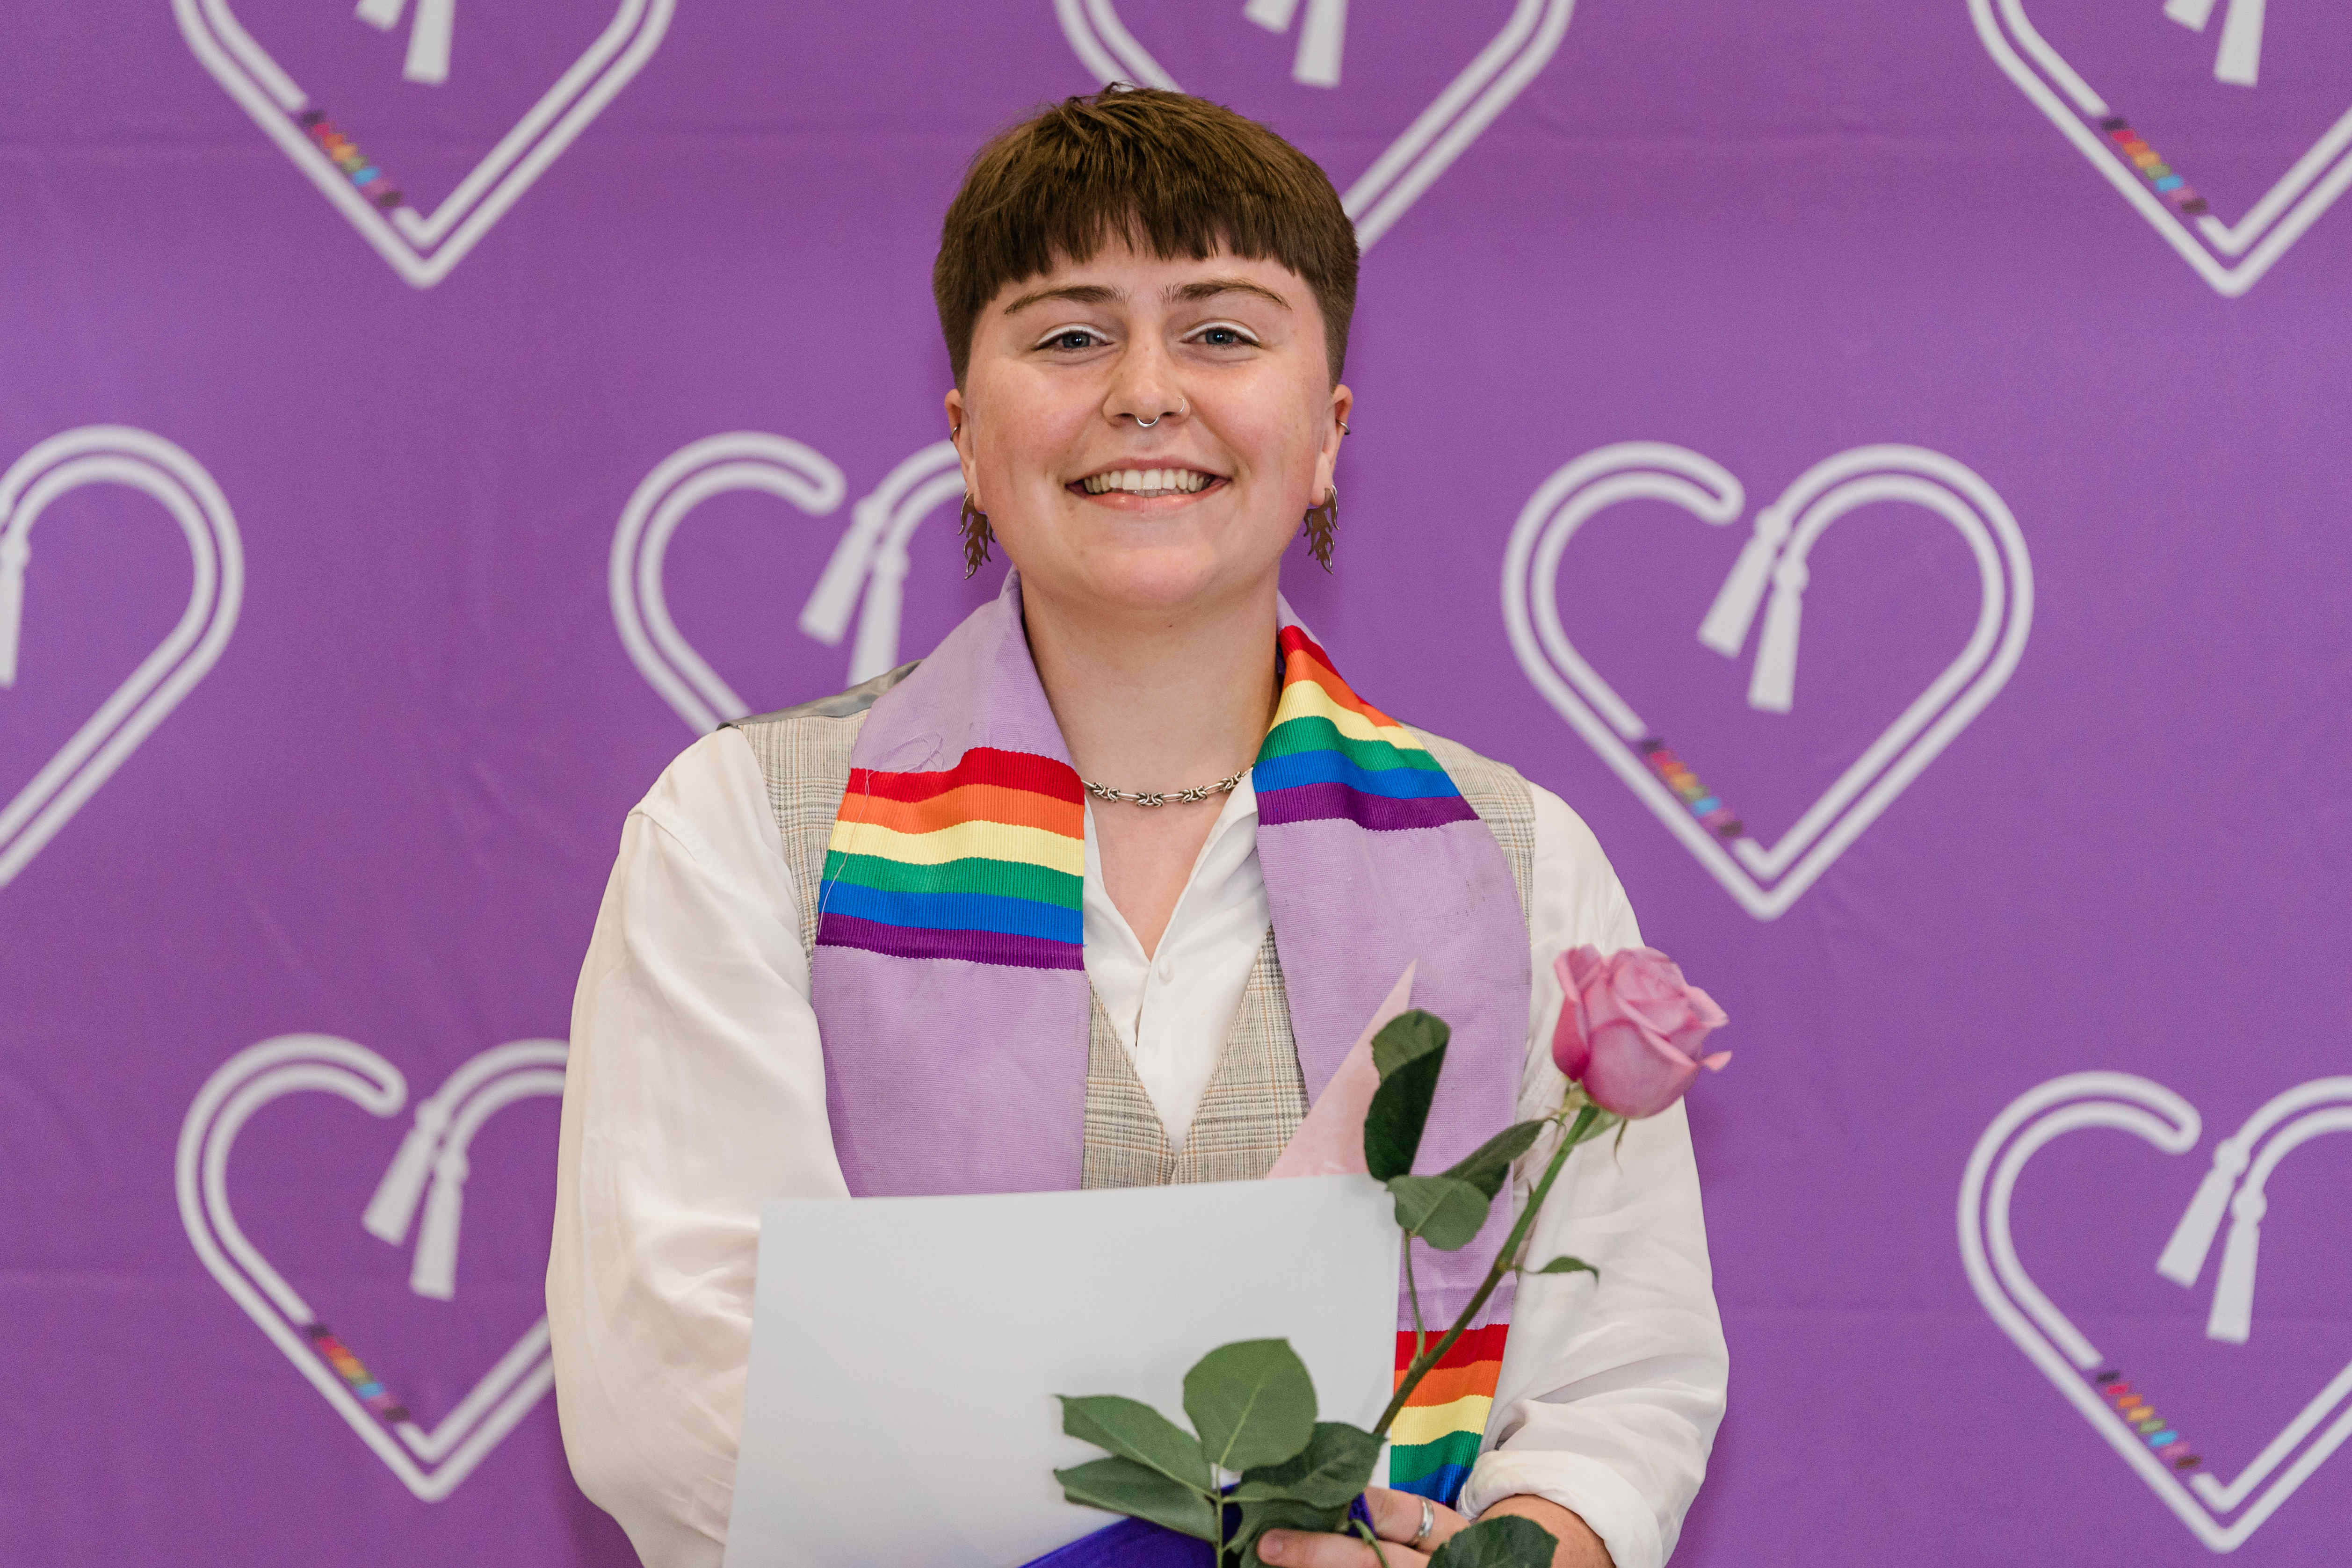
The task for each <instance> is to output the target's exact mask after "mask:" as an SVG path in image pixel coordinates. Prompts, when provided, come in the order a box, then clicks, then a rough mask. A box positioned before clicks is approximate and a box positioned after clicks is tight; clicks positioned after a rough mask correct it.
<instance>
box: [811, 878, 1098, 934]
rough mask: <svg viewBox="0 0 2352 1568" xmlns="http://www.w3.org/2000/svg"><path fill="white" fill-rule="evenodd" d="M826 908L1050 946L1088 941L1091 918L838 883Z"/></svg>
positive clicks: (1030, 905)
mask: <svg viewBox="0 0 2352 1568" xmlns="http://www.w3.org/2000/svg"><path fill="white" fill-rule="evenodd" d="M820 906H821V907H822V908H823V909H824V912H825V913H826V914H828V915H849V916H851V917H852V918H854V919H857V920H872V921H876V922H878V923H880V924H881V925H903V926H908V927H910V928H912V929H915V930H919V931H993V932H996V933H998V934H1000V935H1002V936H1036V937H1042V938H1043V939H1044V940H1045V941H1048V942H1083V941H1084V940H1085V939H1086V916H1085V915H1083V914H1081V913H1080V912H1079V911H1078V910H1076V909H1066V908H1059V907H1056V906H1055V905H1053V904H1039V903H1037V902H1035V901H1034V899H1027V898H1000V897H997V896H995V895H994V894H985V893H891V892H887V891H886V890H884V889H881V888H873V887H860V886H858V885H857V883H854V882H838V881H836V882H829V883H825V884H824V892H823V894H821V895H820Z"/></svg>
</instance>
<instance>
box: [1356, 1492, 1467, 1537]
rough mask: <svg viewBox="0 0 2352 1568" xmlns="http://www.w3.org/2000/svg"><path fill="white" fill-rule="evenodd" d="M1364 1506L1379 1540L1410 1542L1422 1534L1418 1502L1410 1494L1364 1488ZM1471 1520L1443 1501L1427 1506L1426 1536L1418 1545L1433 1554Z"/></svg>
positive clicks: (1419, 1504) (1415, 1497)
mask: <svg viewBox="0 0 2352 1568" xmlns="http://www.w3.org/2000/svg"><path fill="white" fill-rule="evenodd" d="M1364 1507H1365V1509H1366V1510H1367V1511H1370V1514H1371V1516H1372V1528H1373V1529H1374V1530H1376V1531H1379V1532H1380V1537H1381V1540H1382V1541H1411V1540H1412V1538H1413V1537H1414V1536H1415V1535H1418V1534H1420V1532H1421V1499H1420V1498H1419V1497H1417V1496H1416V1495H1414V1494H1413V1493H1412V1492H1409V1491H1391V1490H1389V1489H1388V1488H1386V1487H1367V1488H1366V1489H1365V1490H1364ZM1469 1523H1470V1521H1468V1520H1466V1519H1465V1518H1463V1517H1462V1516H1461V1515H1460V1514H1458V1513H1456V1512H1454V1511H1453V1510H1452V1509H1450V1508H1448V1507H1446V1506H1445V1505H1444V1503H1442V1502H1433V1503H1431V1504H1430V1505H1429V1533H1428V1534H1427V1535H1426V1536H1423V1537H1422V1540H1421V1542H1420V1546H1421V1549H1422V1550H1423V1551H1424V1552H1434V1551H1436V1550H1437V1548H1438V1544H1439V1543H1440V1542H1443V1541H1444V1540H1445V1539H1446V1538H1447V1537H1448V1536H1451V1535H1456V1534H1459V1533H1460V1532H1461V1531H1464V1530H1465V1529H1467V1528H1468V1527H1469Z"/></svg>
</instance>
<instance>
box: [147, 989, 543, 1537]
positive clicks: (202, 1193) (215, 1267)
mask: <svg viewBox="0 0 2352 1568" xmlns="http://www.w3.org/2000/svg"><path fill="white" fill-rule="evenodd" d="M565 1054H566V1052H565V1047H564V1043H563V1042H562V1040H516V1041H513V1042H512V1043H510V1044H507V1045H501V1046H493V1047H492V1048H491V1049H489V1050H488V1051H483V1052H481V1053H480V1054H479V1055H477V1056H475V1057H474V1058H472V1059H471V1060H470V1061H466V1062H465V1063H463V1064H461V1065H460V1066H459V1067H458V1068H457V1071H454V1072H452V1073H451V1074H450V1075H449V1077H448V1078H447V1079H446V1080H445V1081H444V1082H443V1084H442V1086H441V1088H440V1089H439V1090H437V1091H436V1092H434V1094H433V1095H432V1096H431V1097H430V1098H428V1099H427V1100H425V1102H423V1103H421V1104H419V1105H418V1107H417V1110H416V1121H415V1126H414V1127H413V1128H412V1129H411V1130H410V1132H409V1134H407V1136H406V1137H405V1138H404V1140H403V1142H402V1144H401V1147H400V1151H399V1153H398V1154H397V1155H394V1159H393V1162H392V1165H391V1166H390V1167H389V1168H388V1169H387V1170H386V1172H385V1174H384V1177H383V1182H382V1184H381V1185H380V1186H378V1188H377V1190H376V1194H375V1197H373V1199H372V1200H371V1201H370V1203H369V1205H368V1208H367V1212H366V1215H365V1217H364V1218H363V1219H362V1224H363V1225H364V1226H365V1228H367V1229H368V1230H369V1232H370V1233H371V1234H373V1235H375V1236H377V1237H379V1238H380V1239H384V1240H388V1241H392V1242H394V1243H397V1242H398V1241H399V1240H400V1239H403V1238H404V1236H405V1234H406V1231H407V1228H408V1221H409V1219H410V1218H411V1217H412V1216H413V1215H414V1213H415V1208H416V1207H417V1200H418V1198H419V1197H423V1198H424V1202H425V1221H424V1224H423V1226H422V1228H421V1229H420V1233H419V1236H418V1239H417V1249H416V1251H417V1255H416V1266H415V1270H414V1272H413V1274H412V1276H411V1285H412V1288H413V1289H415V1291H416V1292H417V1293H418V1294H420V1295H425V1296H431V1297H436V1298H438V1299H442V1300H446V1299H448V1298H449V1296H451V1295H452V1294H453V1293H454V1288H455V1270H456V1260H457V1221H458V1214H459V1211H460V1207H461V1204H462V1196H463V1190H464V1183H465V1177H466V1146H467V1143H468V1142H469V1141H470V1140H471V1139H472V1137H473V1135H474V1134H475V1133H477V1132H478V1131H479V1130H480V1127H481V1125H482V1124H483V1123H484V1122H485V1121H487V1120H488V1118H489V1117H490V1116H491V1115H492V1114H494V1113H497V1112H498V1111H499V1110H501V1109H503V1108H504V1107H505V1106H507V1105H509V1104H511V1103H514V1102H515V1101H517V1100H520V1099H524V1098H528V1097H530V1096H532V1095H561V1094H562V1092H563V1062H564V1058H565ZM305 1090H316V1091H323V1092H327V1093H331V1094H335V1095H339V1096H341V1098H343V1099H345V1100H348V1101H350V1102H351V1103H353V1104H355V1105H357V1106H359V1107H361V1108H362V1110H364V1111H366V1112H368V1113H369V1114H371V1115H375V1116H386V1117H388V1116H394V1115H397V1114H398V1113H400V1110H401V1108H402V1106H403V1105H404V1103H406V1100H407V1095H408V1085H407V1081H406V1080H405V1079H404V1078H403V1077H402V1076H401V1073H400V1070H399V1069H398V1068H396V1067H394V1066H393V1065H392V1064H391V1063H390V1062H388V1061H385V1060H384V1059H383V1057H381V1056H378V1055H377V1054H376V1053H375V1052H374V1051H370V1050H368V1049H367V1048H366V1047H365V1046H362V1045H357V1044H354V1043H352V1041H350V1040H341V1039H338V1038H336V1037H335V1036H333V1035H324V1034H292V1035H280V1036H278V1037H277V1038H275V1039H272V1040H263V1041H262V1042H261V1043H259V1044H258V1045H252V1046H247V1048H246V1049H245V1050H243V1051H238V1052H237V1053H236V1055H235V1056H232V1057H230V1058H229V1059H228V1061H226V1062H225V1063H223V1064H222V1065H221V1067H220V1068H219V1069H218V1070H217V1071H215V1072H214V1073H213V1075H212V1076H211V1077H209V1078H207V1079H206V1080H205V1083H204V1087H203V1088H201V1089H199V1090H198V1091H197V1092H196V1097H195V1099H194V1101H193V1102H192V1103H190V1104H189V1106H188V1114H187V1118H186V1120H185V1121H184V1122H183V1123H182V1124H181V1127H180V1145H179V1153H178V1157H177V1160H176V1162H175V1165H174V1181H175V1184H176V1186H177V1190H178V1196H179V1205H180V1223H181V1225H182V1226H183V1227H184V1228H185V1229H186V1230H187V1233H188V1240H189V1241H190V1243H192V1244H193V1245H194V1248H195V1249H196V1256H197V1257H198V1258H199V1259H201V1260H203V1262H204V1265H205V1270H206V1271H207V1272H209V1273H210V1274H211V1275H212V1277H213V1278H214V1280H215V1281H218V1283H219V1284H220V1287H221V1289H223V1290H225V1291H227V1292H228V1294H229V1297H230V1299H231V1300H233V1301H236V1304H237V1305H238V1306H240V1307H242V1308H244V1309H245V1312H246V1315H247V1317H250V1318H251V1319H252V1320H253V1321H254V1322H255V1323H257V1325H259V1327H260V1329H261V1332H262V1333H265V1334H268V1336H269V1339H270V1342H271V1343H274V1344H276V1345H277V1346H278V1350H279V1351H280V1352H281V1353H283V1354H284V1355H285V1356H286V1359H287V1360H289V1361H290V1362H292V1363H293V1364H294V1366H295V1368H296V1370H298V1371H299V1372H300V1373H301V1374H302V1375H303V1376H304V1377H305V1378H307V1379H309V1381H310V1385H311V1386H312V1387H313V1388H315V1389H317V1390H318V1391H319V1393H320V1396H323V1397H324V1398H325V1399H326V1401H327V1404H328V1405H329V1406H330V1407H331V1408H332V1409H333V1410H334V1411H335V1413H336V1414H337V1415H339V1416H341V1417H342V1418H343V1420H344V1421H345V1423H347V1424H348V1425H349V1426H350V1427H351V1428H352V1431H354V1432H356V1433H358V1434H359V1435H360V1437H361V1439H362V1441H364V1442H365V1443H366V1444H367V1446H368V1447H369V1448H371V1449H373V1451H374V1453H375V1456H376V1458H379V1459H381V1460H383V1463H384V1465H385V1467H386V1468H387V1469H390V1470H391V1471H392V1473H393V1474H394V1475H395V1476H397V1477H398V1478H399V1479H400V1481H401V1484H403V1485H404V1486H405V1487H407V1488H408V1490H410V1491H411V1492H412V1493H414V1494H415V1496H416V1497H417V1498H418V1499H419V1500H423V1501H425V1502H438V1501H440V1500H442V1499H444V1498H446V1497H447V1496H448V1495H449V1494H450V1493H451V1492H452V1491H454V1490H457V1486H458V1483H460V1482H461V1481H463V1480H464V1479H466V1478H467V1476H468V1475H470V1474H471V1473H472V1472H473V1470H474V1468H475V1467H476V1466H477V1465H478V1464H480V1463H481V1461H482V1459H483V1458H485V1457H486V1456H487V1455H488V1453H489V1452H490V1450H491V1449H492V1448H496V1447H497V1446H498V1444H499V1440H500V1439H501V1438H503V1437H505V1436H506V1435H507V1434H508V1433H509V1431H511V1430H513V1428H514V1426H515V1424H516V1423H517V1422H519V1421H520V1420H521V1419H522V1418H523V1416H525V1415H526V1414H528V1413H529V1412H530V1407H531V1406H533V1405H535V1404H537V1403H538V1402H539V1399H540V1397H541V1396H542V1395H544V1394H545V1393H546V1392H547V1391H548V1389H550V1388H551V1387H552V1386H554V1383H555V1367H554V1363H553V1361H552V1360H551V1357H550V1355H549V1353H548V1333H547V1319H546V1317H545V1316H543V1315H542V1316H541V1318H540V1319H539V1321H538V1322H535V1323H533V1324H532V1325H531V1326H530V1328H529V1329H527V1330H526V1331H524V1333H523V1335H522V1337H521V1338H520V1340H518V1341H516V1342H515V1344H514V1347H513V1348H512V1349H510V1350H509V1351H508V1352H507V1353H506V1354H504V1355H502V1356H500V1357H499V1360H498V1363H497V1364H495V1365H493V1366H492V1367H491V1368H490V1370H489V1371H488V1373H486V1374H485V1375H483V1377H482V1379H481V1381H479V1382H478V1383H477V1384H476V1385H474V1386H473V1388H472V1389H471V1390H470V1391H468V1392H467V1395H466V1396H465V1397H464V1398H463V1399H461V1400H459V1401H458V1402H457V1405H456V1406H454V1407H453V1408H452V1409H451V1410H450V1411H449V1413H448V1414H447V1415H446V1416H443V1417H442V1418H441V1422H440V1424H439V1425H438V1426H436V1427H434V1428H433V1429H432V1430H431V1431H429V1432H428V1431H425V1429H423V1428H422V1427H418V1426H417V1425H416V1424H415V1420H414V1419H413V1418H411V1417H410V1416H409V1414H408V1412H407V1411H406V1409H405V1408H404V1407H403V1406H400V1405H399V1403H398V1401H397V1400H395V1399H394V1398H393V1396H391V1395H390V1394H389V1393H388V1392H387V1391H385V1390H384V1389H383V1386H382V1385H381V1384H378V1383H376V1382H374V1381H373V1379H372V1378H370V1376H369V1375H368V1374H367V1372H366V1369H365V1367H364V1366H362V1364H360V1363H359V1362H358V1360H357V1358H356V1357H355V1356H353V1355H352V1354H351V1353H350V1351H349V1350H348V1349H347V1348H346V1347H344V1346H343V1345H342V1343H341V1341H339V1340H336V1339H335V1338H334V1337H333V1334H332V1331H331V1330H330V1329H328V1327H327V1325H326V1324H325V1323H324V1322H322V1321H320V1317H319V1315H318V1313H317V1312H314V1311H312V1310H311V1308H310V1303H308V1302H307V1301H304V1300H303V1299H302V1298H301V1297H300V1296H299V1295H298V1294H297V1293H296V1292H295V1291H294V1289H293V1287H292V1286H290V1285H289V1284H288V1283H287V1282H286V1281H285V1279H284V1277H283V1276H281V1275H280V1274H279V1273H278V1270H275V1269H273V1268H271V1267H270V1265H269V1263H268V1260H266V1259H264V1258H263V1257H262V1256H261V1254H260V1252H259V1251H257V1249H255V1248H254V1246H253V1244H252V1242H250V1241H249V1240H247V1239H246V1235H245V1232H244V1231H243V1230H242V1229H240V1228H238V1226H237V1223H236V1215H235V1213H234V1212H233V1211H232V1210H231V1208H230V1207H229V1201H228V1184H227V1172H228V1160H229V1155H230V1153H231V1151H232V1149H233V1148H234V1146H235V1145H236V1135H237V1133H238V1131H239V1130H240V1129H241V1128H242V1127H243V1126H244V1124H245V1123H246V1121H247V1119H248V1118H249V1117H251V1116H252V1114H253V1113H255V1112H256V1111H258V1110H259V1109H260V1108H261V1107H262V1106H263V1105H265V1104H268V1103H269V1102H270V1101H272V1100H275V1099H278V1098H279V1097H280V1096H282V1095H286V1094H291V1093H296V1092H302V1091H305ZM428 1178H429V1180H430V1182H431V1189H430V1191H429V1193H428V1192H426V1191H425V1185H426V1182H427V1180H428ZM322 1346H331V1347H332V1348H331V1349H327V1348H322ZM338 1350H339V1351H342V1353H343V1355H344V1357H345V1358H346V1359H347V1360H348V1361H349V1363H350V1365H351V1366H352V1368H353V1369H355V1371H356V1374H357V1377H358V1378H359V1379H365V1380H366V1381H364V1382H356V1381H354V1380H353V1379H352V1377H351V1376H349V1375H339V1374H338V1372H337V1371H336V1370H335V1369H334V1367H333V1366H332V1365H331V1360H332V1356H333V1351H338ZM368 1390H373V1391H374V1392H373V1394H370V1393H368ZM371 1402H374V1403H375V1404H376V1408H373V1409H372V1408H371Z"/></svg>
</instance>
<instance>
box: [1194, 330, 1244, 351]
mask: <svg viewBox="0 0 2352 1568" xmlns="http://www.w3.org/2000/svg"><path fill="white" fill-rule="evenodd" d="M1201 341H1202V342H1203V343H1205V344H1207V345H1208V346H1209V347H1210V348H1212V349H1237V348H1240V347H1242V346H1243V345H1244V344H1246V343H1247V342H1248V341H1249V339H1247V338H1246V337H1244V336H1243V335H1242V334H1241V333H1240V332H1239V331H1237V330H1235V329H1234V328H1231V327H1211V328H1208V329H1205V330H1203V331H1202V334H1201Z"/></svg>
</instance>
